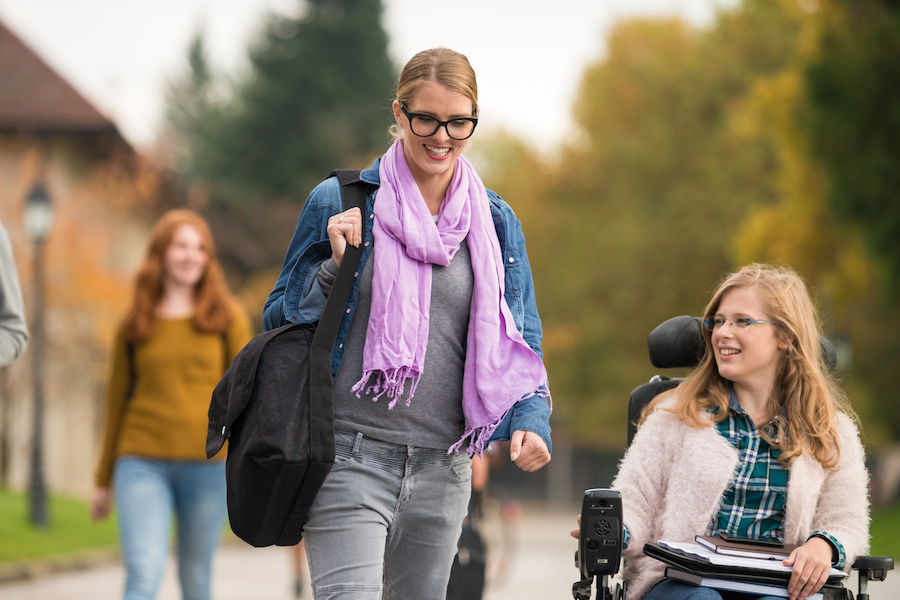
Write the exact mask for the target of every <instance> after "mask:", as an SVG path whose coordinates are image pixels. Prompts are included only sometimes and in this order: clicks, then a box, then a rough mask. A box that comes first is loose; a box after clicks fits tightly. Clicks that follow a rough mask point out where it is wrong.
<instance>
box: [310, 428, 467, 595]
mask: <svg viewBox="0 0 900 600" xmlns="http://www.w3.org/2000/svg"><path fill="white" fill-rule="evenodd" d="M335 442H336V443H335V447H336V452H337V458H336V459H335V463H334V467H333V468H332V470H331V472H330V473H329V474H328V477H327V478H326V479H325V483H324V485H323V486H322V489H321V490H319V493H318V495H317V496H316V499H315V501H314V502H313V505H312V508H311V509H310V514H309V520H308V521H307V523H306V526H305V528H304V532H303V537H304V539H305V540H306V553H307V557H308V559H309V572H310V579H311V580H312V586H313V594H314V596H315V598H316V600H351V599H352V600H381V599H382V598H384V599H385V600H444V597H445V595H446V593H447V581H448V580H449V579H450V567H451V566H452V564H453V557H454V556H455V555H456V544H457V542H458V540H459V534H460V531H461V530H462V521H463V518H464V517H465V515H466V510H467V507H468V503H469V495H470V493H471V480H472V461H471V459H470V458H469V457H468V456H466V455H465V454H447V451H446V450H443V449H440V450H438V449H431V448H416V447H412V446H403V445H399V444H391V443H388V442H382V441H378V440H374V439H372V438H366V437H363V435H362V434H356V433H347V432H342V431H337V432H335Z"/></svg>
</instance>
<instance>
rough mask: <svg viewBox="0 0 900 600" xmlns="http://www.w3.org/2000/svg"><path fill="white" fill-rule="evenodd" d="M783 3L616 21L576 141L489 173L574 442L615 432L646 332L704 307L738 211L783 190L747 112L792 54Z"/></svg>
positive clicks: (723, 265)
mask: <svg viewBox="0 0 900 600" xmlns="http://www.w3.org/2000/svg"><path fill="white" fill-rule="evenodd" d="M782 4H783V3H782V2H780V1H779V0H748V1H747V2H745V3H744V4H743V5H742V6H740V7H738V8H736V9H734V10H730V11H725V12H723V13H721V14H720V15H719V17H718V19H717V21H716V22H715V23H714V25H713V26H711V27H709V28H707V29H698V28H696V27H693V26H691V25H689V24H687V23H685V22H683V21H680V20H631V21H626V22H622V23H620V24H619V25H618V26H617V27H616V28H615V29H614V30H613V31H612V32H611V34H610V36H609V38H608V42H607V49H606V53H605V56H604V58H603V59H601V60H598V61H597V62H596V63H595V64H594V65H592V66H591V67H590V68H589V69H588V70H587V71H586V73H585V75H584V78H583V80H582V84H581V88H580V91H579V95H578V97H577V99H576V102H575V105H574V116H575V120H576V122H577V124H578V126H579V132H580V136H578V137H577V139H575V141H573V142H571V143H569V144H567V145H566V146H565V147H564V148H563V149H562V152H561V154H560V156H558V157H554V159H552V160H545V161H541V159H540V158H536V157H535V156H534V155H533V154H532V153H530V152H529V151H527V150H526V149H519V150H518V151H517V152H512V151H507V152H506V153H505V154H502V155H501V156H502V157H503V159H504V160H505V161H507V162H508V163H509V165H510V166H509V167H507V168H506V169H499V170H497V171H496V172H491V175H490V180H489V181H488V184H489V185H491V186H493V187H494V188H495V189H496V190H497V191H498V192H499V193H501V194H502V195H504V196H507V195H508V196H509V200H510V201H511V202H512V203H513V206H514V207H515V208H516V211H517V213H518V214H519V215H520V217H521V219H522V221H523V227H524V228H525V232H526V235H527V236H528V244H529V257H530V258H531V261H532V266H533V268H534V271H535V283H536V287H537V289H536V293H537V296H538V304H539V307H540V310H541V316H542V318H543V321H544V328H545V339H546V343H545V354H546V360H547V364H548V370H549V373H550V377H551V388H552V390H553V393H554V397H555V399H556V403H555V407H556V413H555V417H556V421H555V423H556V425H557V427H558V428H560V429H564V430H568V431H569V433H571V434H572V435H573V436H575V437H576V438H581V439H584V440H590V441H593V442H597V441H599V442H600V443H604V442H605V443H607V444H618V443H621V442H622V441H623V440H624V435H625V419H626V417H625V406H626V399H627V397H628V394H629V393H630V391H631V390H632V389H633V388H634V387H635V386H637V385H638V384H640V383H641V382H642V381H646V380H647V378H648V377H649V376H650V375H651V374H653V373H654V372H655V371H654V370H653V368H652V366H651V365H650V364H649V361H648V358H647V350H646V339H647V334H648V333H649V332H650V331H651V330H652V329H653V328H654V327H655V326H656V325H658V324H659V323H660V322H662V321H663V320H665V319H667V318H669V317H672V316H675V315H679V314H698V313H699V312H700V311H701V310H702V308H703V306H704V305H705V303H706V300H707V298H708V292H709V291H710V289H711V288H712V287H713V285H714V284H715V283H716V281H717V280H718V279H719V278H720V277H722V275H723V274H724V273H725V272H727V271H729V270H731V269H732V268H734V267H735V266H736V264H735V261H734V257H733V252H732V248H733V244H734V242H733V240H734V237H735V236H736V234H737V233H738V231H739V230H740V227H741V224H742V222H743V220H744V219H745V217H746V215H748V214H750V213H752V211H753V210H754V209H756V208H759V207H762V206H765V205H767V204H769V203H771V202H773V201H774V200H775V199H776V198H777V197H778V194H779V190H778V188H777V185H776V182H775V180H774V172H775V171H774V167H775V161H774V156H773V149H772V147H771V144H770V143H768V142H767V141H766V140H762V139H759V138H755V137H753V136H748V135H746V134H745V132H743V131H742V125H741V121H742V116H743V115H744V113H745V111H746V106H747V102H748V98H749V96H750V94H751V92H752V90H753V88H754V85H755V82H756V81H758V80H759V79H760V78H765V77H769V76H771V75H772V74H775V73H778V72H780V71H781V70H782V69H784V68H785V67H786V66H787V65H788V64H790V61H792V60H793V59H794V57H795V53H794V45H795V43H796V39H797V35H798V31H799V28H800V20H799V19H800V17H799V16H798V15H796V14H794V13H792V12H790V11H786V10H785V9H784V7H783V5H782ZM502 145H504V146H505V147H507V148H512V147H513V146H512V144H509V143H508V142H504V143H503V144H502ZM535 163H537V164H535ZM523 179H524V182H523V181H522V180H523ZM507 190H514V191H515V192H514V193H509V192H508V191H507ZM536 194H540V196H535V195H536ZM670 374H672V375H675V374H678V373H670Z"/></svg>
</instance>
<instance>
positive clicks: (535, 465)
mask: <svg viewBox="0 0 900 600" xmlns="http://www.w3.org/2000/svg"><path fill="white" fill-rule="evenodd" d="M509 460H511V461H513V462H514V463H516V465H517V466H518V467H519V468H520V469H522V470H523V471H525V472H526V473H532V472H534V471H537V470H538V469H540V468H541V467H543V466H544V465H546V464H547V463H548V462H550V450H549V449H548V448H547V444H546V443H544V439H543V438H542V437H541V436H539V435H538V434H536V433H534V432H533V431H523V430H519V431H514V432H513V434H512V437H511V438H510V440H509Z"/></svg>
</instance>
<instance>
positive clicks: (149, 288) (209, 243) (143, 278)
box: [122, 209, 236, 343]
mask: <svg viewBox="0 0 900 600" xmlns="http://www.w3.org/2000/svg"><path fill="white" fill-rule="evenodd" d="M182 225H191V226H192V227H194V228H195V229H197V231H199V232H200V236H201V238H202V239H203V248H204V250H206V253H207V255H208V256H209V261H208V262H207V265H206V272H205V273H204V274H203V277H202V278H201V279H200V281H199V282H197V285H196V287H195V288H194V314H193V317H192V318H193V322H194V326H195V327H196V328H197V329H198V330H199V331H201V332H203V333H224V332H225V330H226V329H228V326H229V324H230V323H231V321H232V319H233V317H234V315H235V310H236V305H235V300H234V299H233V298H232V296H231V294H230V293H229V291H228V287H227V286H226V284H225V277H224V276H223V274H222V269H221V268H220V267H219V263H218V261H217V260H216V248H215V244H214V243H213V237H212V234H211V233H210V231H209V226H208V225H207V224H206V221H205V220H204V219H203V217H201V216H200V215H199V214H197V213H196V212H194V211H192V210H187V209H176V210H170V211H168V212H167V213H165V214H164V215H163V216H162V217H160V218H159V220H158V221H157V222H156V224H155V225H154V226H153V231H152V232H151V233H150V241H149V243H148V245H147V254H146V256H145V257H144V261H143V263H141V266H140V268H139V269H138V273H137V277H136V278H135V285H134V299H133V301H132V304H131V309H130V310H129V311H128V315H127V316H126V317H125V321H124V323H123V325H122V327H123V331H124V334H125V337H126V339H128V340H130V341H132V342H135V343H140V342H145V341H147V340H148V339H149V338H150V336H151V335H152V334H153V326H154V324H155V322H156V312H155V311H156V307H157V305H158V304H159V302H160V300H162V296H163V278H164V276H165V268H164V264H165V256H166V251H167V250H168V249H169V245H170V244H171V243H172V238H173V237H174V235H175V231H176V230H177V229H178V228H179V227H181V226H182Z"/></svg>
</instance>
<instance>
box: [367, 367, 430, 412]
mask: <svg viewBox="0 0 900 600" xmlns="http://www.w3.org/2000/svg"><path fill="white" fill-rule="evenodd" d="M421 378H422V374H421V373H419V372H418V371H416V370H415V368H414V367H398V368H396V369H389V370H387V371H382V370H380V369H376V370H370V371H365V372H363V376H362V379H360V380H359V381H357V382H356V383H355V384H354V385H353V387H352V388H350V391H351V392H356V397H357V398H362V395H363V393H365V394H366V395H367V396H369V395H372V394H375V395H374V396H373V397H372V402H378V399H379V398H381V397H382V396H387V397H388V398H393V400H391V403H390V404H388V410H391V409H393V408H394V406H396V405H397V401H398V400H399V399H400V398H401V396H403V391H404V390H405V389H406V380H407V379H410V380H411V381H410V383H409V397H407V399H406V406H409V404H410V402H412V399H413V396H414V395H415V393H416V388H417V387H418V386H419V380H420V379H421ZM369 383H371V385H369V386H368V387H366V385H367V384H369Z"/></svg>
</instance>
